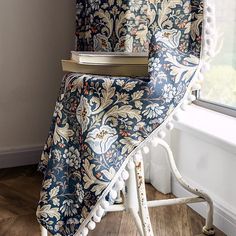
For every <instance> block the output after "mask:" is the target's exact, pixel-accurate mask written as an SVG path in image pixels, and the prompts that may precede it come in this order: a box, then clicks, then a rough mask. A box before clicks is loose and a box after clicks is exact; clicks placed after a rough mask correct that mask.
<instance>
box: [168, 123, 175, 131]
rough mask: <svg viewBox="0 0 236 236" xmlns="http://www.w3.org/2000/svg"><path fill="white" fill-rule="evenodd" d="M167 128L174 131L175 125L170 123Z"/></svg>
mask: <svg viewBox="0 0 236 236" xmlns="http://www.w3.org/2000/svg"><path fill="white" fill-rule="evenodd" d="M166 128H167V129H168V130H172V129H173V128H174V124H173V123H172V122H168V123H167V124H166Z"/></svg>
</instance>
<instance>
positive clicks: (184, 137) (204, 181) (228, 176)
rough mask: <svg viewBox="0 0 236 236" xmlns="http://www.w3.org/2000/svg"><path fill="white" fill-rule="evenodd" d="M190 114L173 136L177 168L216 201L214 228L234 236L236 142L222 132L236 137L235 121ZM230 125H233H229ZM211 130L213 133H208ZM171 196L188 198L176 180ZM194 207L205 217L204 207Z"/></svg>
mask: <svg viewBox="0 0 236 236" xmlns="http://www.w3.org/2000/svg"><path fill="white" fill-rule="evenodd" d="M193 112H194V113H193ZM190 113H192V115H193V116H192V115H188V114H187V115H186V118H185V121H184V122H183V123H182V124H180V125H177V129H175V130H174V131H173V132H172V136H171V146H172V151H173V153H174V155H175V159H176V163H177V166H178V168H179V170H180V172H181V174H182V175H183V177H184V178H185V179H186V180H187V181H188V182H189V183H190V184H192V185H193V186H194V187H196V188H200V189H203V190H205V191H206V192H207V193H209V195H210V196H211V197H212V198H213V201H214V204H215V214H214V218H215V219H214V223H215V225H216V226H217V227H218V228H220V229H221V230H223V231H224V232H225V233H226V234H227V235H228V236H234V235H235V232H236V182H235V181H236V145H235V144H236V140H235V139H231V143H229V142H227V141H226V140H227V139H226V137H224V134H223V132H224V131H225V135H226V136H229V137H231V138H232V137H233V136H235V131H236V129H235V128H236V120H235V118H230V117H226V116H223V115H220V114H217V113H214V112H208V111H204V109H200V108H195V109H194V110H193V111H191V112H190ZM213 113H214V114H213ZM210 114H212V117H211V116H210ZM198 115H199V116H198ZM209 117H211V119H209ZM220 117H221V118H220ZM218 119H219V120H218ZM217 120H218V121H217ZM203 121H204V123H205V124H208V127H207V126H205V127H204V129H203V130H202V131H201V130H200V129H201V123H202V122H203ZM215 121H217V122H215ZM230 123H232V124H231V125H229V124H230ZM195 124H196V127H197V125H198V127H199V130H197V129H195V128H193V127H194V125H195ZM213 127H215V128H214V129H213ZM210 130H212V131H214V132H213V133H212V134H210V133H208V131H210ZM218 131H221V132H222V134H221V136H220V135H218V134H217V133H218ZM223 137H224V138H225V139H223ZM233 143H234V144H233ZM233 145H235V146H234V148H232V147H233ZM172 192H173V193H174V194H175V195H176V196H183V195H185V196H186V192H185V191H184V190H183V189H182V188H181V187H180V186H179V185H178V184H177V182H176V181H175V179H174V178H173V180H172ZM191 206H192V207H193V208H194V209H195V210H196V211H198V212H199V213H200V214H202V215H205V211H206V208H205V207H204V205H203V203H200V204H192V205H191Z"/></svg>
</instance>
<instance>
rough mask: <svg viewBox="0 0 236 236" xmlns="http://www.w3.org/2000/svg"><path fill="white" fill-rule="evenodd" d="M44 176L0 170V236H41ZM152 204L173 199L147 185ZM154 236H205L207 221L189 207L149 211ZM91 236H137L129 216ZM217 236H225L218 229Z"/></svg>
mask: <svg viewBox="0 0 236 236" xmlns="http://www.w3.org/2000/svg"><path fill="white" fill-rule="evenodd" d="M41 182H42V175H41V174H40V173H38V172H37V171H36V166H25V167H17V168H10V169H2V170H0V236H40V227H39V224H38V222H37V220H36V217H35V211H36V207H37V202H38V198H39V191H40V187H41ZM146 187H147V195H148V199H149V200H154V199H166V198H173V197H174V196H173V195H171V194H167V195H163V194H161V193H159V192H158V191H156V190H155V189H154V188H153V187H152V186H151V185H147V186H146ZM150 215H151V221H152V226H153V230H154V232H155V233H154V234H155V236H197V235H198V236H203V235H202V234H201V228H202V226H203V224H204V219H203V218H202V217H201V216H200V215H198V214H197V213H196V212H194V211H193V210H192V209H191V208H189V207H188V206H186V205H178V206H168V207H159V208H150ZM89 236H138V232H137V229H136V227H135V224H134V222H133V220H132V218H131V216H130V215H129V214H128V213H127V212H116V213H108V214H106V216H105V217H104V218H103V220H102V222H101V223H99V224H97V227H96V229H95V230H94V231H91V232H90V233H89ZM216 236H225V234H223V233H222V232H221V231H219V230H217V229H216Z"/></svg>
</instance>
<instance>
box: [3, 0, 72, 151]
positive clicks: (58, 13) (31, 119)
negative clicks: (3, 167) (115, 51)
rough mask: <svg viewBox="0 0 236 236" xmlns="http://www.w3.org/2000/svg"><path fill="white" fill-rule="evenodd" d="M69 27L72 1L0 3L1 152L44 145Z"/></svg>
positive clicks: (10, 0) (11, 0) (66, 50)
mask: <svg viewBox="0 0 236 236" xmlns="http://www.w3.org/2000/svg"><path fill="white" fill-rule="evenodd" d="M74 24H75V1H74V0H73V1H71V0H69V1H68V0H60V1H58V0H50V1H48V0H1V1H0V151H3V150H10V149H19V148H22V147H26V148H27V147H31V146H32V147H34V146H37V145H42V144H43V143H44V141H45V139H46V136H47V132H48V128H49V124H50V119H51V114H52V112H53V107H54V104H55V100H56V97H57V94H58V89H59V85H60V80H61V78H62V72H61V66H60V59H62V58H68V57H69V52H70V50H71V49H73V46H74V36H73V34H74V29H75V26H74Z"/></svg>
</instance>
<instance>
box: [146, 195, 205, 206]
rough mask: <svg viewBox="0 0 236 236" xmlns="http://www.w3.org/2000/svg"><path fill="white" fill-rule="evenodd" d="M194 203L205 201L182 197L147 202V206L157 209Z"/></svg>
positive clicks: (197, 198) (198, 198)
mask: <svg viewBox="0 0 236 236" xmlns="http://www.w3.org/2000/svg"><path fill="white" fill-rule="evenodd" d="M196 202H205V200H204V199H203V198H200V197H182V198H173V199H163V200H153V201H148V202H147V205H148V207H158V206H170V205H177V204H188V203H196Z"/></svg>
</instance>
